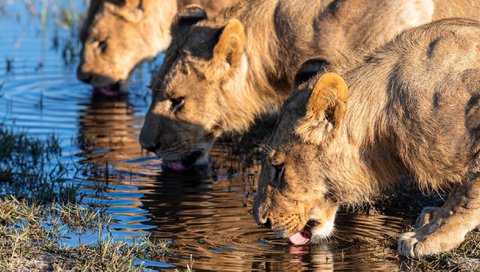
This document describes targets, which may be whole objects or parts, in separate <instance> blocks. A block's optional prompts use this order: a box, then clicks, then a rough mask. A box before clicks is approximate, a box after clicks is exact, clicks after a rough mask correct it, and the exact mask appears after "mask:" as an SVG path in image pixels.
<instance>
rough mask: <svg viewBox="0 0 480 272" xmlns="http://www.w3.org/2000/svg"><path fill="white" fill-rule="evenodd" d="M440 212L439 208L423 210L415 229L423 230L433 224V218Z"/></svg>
mask: <svg viewBox="0 0 480 272" xmlns="http://www.w3.org/2000/svg"><path fill="white" fill-rule="evenodd" d="M439 210H440V208H439V207H425V208H423V210H422V213H421V214H420V215H419V216H418V218H417V221H416V222H415V227H416V228H421V227H423V226H425V225H427V224H429V223H430V222H432V220H433V218H434V217H435V216H436V214H437V213H438V211H439Z"/></svg>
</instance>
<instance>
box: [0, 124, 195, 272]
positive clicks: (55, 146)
mask: <svg viewBox="0 0 480 272" xmlns="http://www.w3.org/2000/svg"><path fill="white" fill-rule="evenodd" d="M60 156H61V148H60V145H59V142H58V139H56V138H55V137H53V136H52V137H48V138H47V139H45V140H39V139H35V138H32V137H28V136H27V135H26V134H25V133H17V132H12V131H10V130H7V129H5V128H3V127H1V126H0V188H1V190H2V194H1V195H0V271H15V270H21V271H143V270H144V268H145V267H144V264H143V263H142V261H141V260H155V261H163V262H164V261H165V260H166V258H167V257H168V256H169V255H170V254H171V253H172V250H171V249H170V248H169V246H170V244H171V243H169V242H166V241H161V240H156V239H154V238H152V237H146V236H144V237H139V238H138V239H136V240H135V241H132V242H131V243H127V242H124V241H116V240H115V239H114V238H113V237H112V236H111V235H110V225H111V223H112V222H113V220H112V218H111V217H110V214H109V213H108V212H106V211H105V210H104V209H100V208H98V207H92V206H89V205H85V204H84V203H82V195H81V194H80V193H79V189H80V188H79V186H78V185H73V184H71V183H69V181H68V180H67V179H66V178H65V176H66V173H67V172H68V171H69V169H67V167H66V166H65V165H62V164H61V163H60V162H59V160H58V158H59V157H60ZM76 170H77V171H81V169H76ZM100 189H101V188H100ZM71 234H76V235H77V236H81V235H84V234H89V235H92V234H95V235H96V236H97V237H98V239H97V241H96V243H95V244H93V245H80V246H78V247H74V248H73V247H69V246H66V245H65V244H64V243H63V241H65V238H66V237H68V236H69V235H71ZM191 263H192V264H193V261H192V262H191ZM187 271H191V267H187Z"/></svg>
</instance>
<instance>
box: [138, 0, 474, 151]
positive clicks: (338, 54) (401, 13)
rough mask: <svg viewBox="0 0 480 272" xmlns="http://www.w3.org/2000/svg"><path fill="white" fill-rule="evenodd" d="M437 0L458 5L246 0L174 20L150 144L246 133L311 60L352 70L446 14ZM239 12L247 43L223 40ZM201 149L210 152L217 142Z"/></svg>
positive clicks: (196, 142)
mask: <svg viewBox="0 0 480 272" xmlns="http://www.w3.org/2000/svg"><path fill="white" fill-rule="evenodd" d="M456 1H465V0H456ZM437 2H438V4H442V5H445V4H446V2H448V3H452V1H440V0H438V1H432V0H415V1H411V0H403V1H385V0H346V1H345V0H293V1H280V0H264V1H255V0H247V1H240V2H239V3H238V4H237V5H235V6H233V7H232V8H230V9H228V10H225V11H224V12H223V13H222V14H220V15H219V16H217V17H215V18H213V19H210V20H204V21H200V22H198V23H194V24H191V25H186V24H182V25H181V27H175V26H174V29H179V30H178V31H174V32H173V36H174V39H173V45H172V47H171V48H170V50H168V51H167V53H166V56H165V62H164V64H163V66H162V68H161V69H160V71H159V72H158V73H157V74H156V77H155V80H154V81H153V84H152V86H153V88H154V93H153V99H152V105H151V107H150V110H149V111H148V113H147V116H146V119H145V123H144V126H143V129H142V133H141V136H140V141H141V144H142V146H143V147H144V148H146V149H149V150H151V151H154V152H156V153H157V154H158V155H159V156H162V154H164V153H165V152H164V151H165V149H166V148H167V147H171V148H174V149H175V150H176V152H177V153H178V155H177V157H181V156H183V155H181V154H185V153H188V152H189V150H192V149H193V147H194V146H196V147H198V146H204V147H209V146H211V145H212V143H213V141H214V140H215V138H216V137H217V136H219V135H221V134H222V133H225V132H235V131H237V132H243V131H245V130H247V129H248V128H249V126H250V125H251V123H252V122H253V121H254V120H255V118H256V117H259V116H261V115H262V114H268V113H271V112H273V111H275V110H277V109H278V108H279V107H280V106H281V105H282V103H283V102H284V101H285V99H287V97H288V96H289V95H290V83H291V82H292V80H293V79H294V76H295V72H296V71H297V69H298V68H299V67H300V65H301V64H302V63H303V62H304V61H305V60H307V59H310V58H312V57H320V58H323V59H325V60H326V61H328V63H330V64H331V66H333V67H335V68H336V69H337V70H338V71H344V70H348V69H349V68H350V67H353V66H354V65H355V64H356V63H358V61H359V58H358V57H357V55H358V54H360V53H361V54H363V53H365V52H369V51H371V50H372V49H373V48H376V47H377V46H378V45H380V44H384V43H385V42H387V41H389V40H390V39H392V38H393V37H394V36H395V35H397V34H398V33H400V32H401V31H402V30H404V29H407V28H410V27H413V26H417V25H420V24H423V23H427V22H430V21H431V19H432V16H434V17H436V18H437V17H443V15H442V14H439V13H436V12H435V6H434V4H435V3H437ZM454 2H455V1H454ZM443 3H445V4H443ZM470 4H471V6H467V5H466V6H464V7H462V9H460V10H458V12H459V14H463V10H466V9H473V10H474V9H475V7H476V6H479V5H480V2H479V4H476V2H475V3H473V2H472V3H470ZM445 10H448V11H449V12H450V13H449V14H454V12H456V11H453V12H452V11H451V10H449V9H448V8H442V9H441V10H439V12H440V11H441V12H445ZM233 18H234V20H238V22H240V23H241V25H242V26H243V27H242V28H240V26H237V27H235V31H234V32H235V33H236V34H235V35H234V37H236V38H238V43H237V42H235V43H234V44H232V43H230V42H231V41H229V40H228V39H227V40H225V39H223V36H225V35H226V33H229V32H230V30H229V27H226V26H229V25H230V23H231V20H232V19H233ZM242 31H243V32H244V33H241V32H242ZM243 36H244V37H245V38H243ZM219 37H220V39H219ZM236 38H235V39H234V40H235V41H236ZM243 39H244V42H243ZM242 45H243V46H242ZM232 46H233V47H234V51H233V52H232V53H235V54H232V55H230V58H228V59H224V58H217V57H215V55H216V53H215V51H216V50H219V49H220V48H221V49H222V51H223V50H224V48H231V47H232ZM231 49H233V48H231ZM218 59H220V60H221V61H218ZM187 71H190V73H187ZM178 96H181V97H183V98H184V102H185V104H184V107H183V109H182V110H181V111H178V112H176V113H173V112H172V111H171V108H172V107H171V105H172V103H171V102H172V101H170V100H171V99H170V98H171V97H178ZM202 152H203V153H205V154H207V153H208V152H209V149H204V150H203V151H202Z"/></svg>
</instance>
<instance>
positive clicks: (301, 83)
mask: <svg viewBox="0 0 480 272" xmlns="http://www.w3.org/2000/svg"><path fill="white" fill-rule="evenodd" d="M333 71H334V68H333V66H332V65H331V63H330V62H329V61H327V60H325V59H321V58H315V59H309V60H307V61H306V62H304V63H303V64H302V66H301V67H300V69H299V70H298V71H297V74H296V75H295V79H294V80H293V91H294V92H295V91H297V90H298V89H300V88H302V89H303V88H305V87H306V86H305V83H307V82H308V81H310V80H311V79H313V78H315V77H317V78H318V76H319V75H321V74H324V73H326V72H333Z"/></svg>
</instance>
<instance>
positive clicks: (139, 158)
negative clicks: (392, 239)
mask: <svg viewBox="0 0 480 272" xmlns="http://www.w3.org/2000/svg"><path fill="white" fill-rule="evenodd" d="M131 107H132V105H130V104H129V101H128V99H127V98H123V99H116V100H96V99H93V100H92V102H91V104H90V105H89V107H88V108H86V109H85V110H83V111H81V116H80V119H79V126H80V133H79V134H80V135H81V136H82V137H83V140H81V141H79V142H80V143H82V145H81V147H82V149H83V150H84V152H83V154H82V156H83V157H85V160H84V162H88V163H93V164H95V165H97V166H99V167H104V166H105V165H106V164H107V163H108V165H109V170H110V171H111V172H110V176H109V179H108V185H107V186H109V189H108V190H107V193H106V194H105V195H104V196H103V197H104V199H108V203H109V204H110V205H111V208H110V210H111V211H113V212H114V213H115V216H114V218H116V219H118V220H119V222H118V224H117V226H116V230H117V231H118V232H117V235H121V236H123V237H135V236H136V235H138V234H139V233H152V235H153V237H155V238H160V239H167V240H171V241H174V243H173V247H172V248H173V254H172V255H171V256H169V257H168V258H167V259H166V260H165V261H166V262H168V263H172V264H175V265H180V266H183V267H185V266H186V264H188V263H189V260H188V257H189V256H190V255H192V256H193V257H194V259H195V269H198V270H217V271H218V270H221V271H239V270H247V271H248V270H271V271H275V270H279V269H282V270H301V269H308V270H314V271H332V270H333V269H336V270H337V269H341V270H356V271H371V270H378V271H384V270H385V269H392V270H393V269H396V267H397V262H396V260H395V258H394V257H393V256H394V255H393V251H392V250H391V249H388V248H386V247H385V246H384V245H383V242H382V241H383V239H384V237H385V235H391V236H396V235H398V231H399V230H400V228H401V224H402V220H401V219H400V218H396V217H388V216H367V215H359V214H339V216H338V219H337V225H338V226H339V227H338V229H337V231H336V236H335V237H334V238H332V239H331V240H329V241H326V242H325V243H324V244H322V245H309V246H290V245H288V244H287V243H286V242H285V241H284V240H282V239H277V238H275V236H274V234H273V232H271V231H270V230H267V229H265V228H261V227H259V226H257V225H256V224H255V222H254V220H253V218H252V215H251V213H252V202H253V197H254V194H253V193H254V191H255V188H256V179H257V174H258V173H259V163H258V162H257V161H255V160H254V161H253V163H251V164H246V163H243V160H241V159H239V156H237V155H232V150H237V149H238V148H236V146H235V144H236V143H235V142H232V141H223V142H220V143H218V144H216V145H215V147H214V150H213V152H212V159H211V160H212V167H211V168H212V170H211V173H210V175H208V176H206V175H202V174H201V173H190V174H178V173H176V172H172V171H164V172H162V171H161V170H160V168H159V160H156V159H154V158H151V157H146V155H147V154H145V153H142V151H141V150H140V148H139V146H138V141H137V140H136V137H137V135H138V127H139V118H138V117H135V110H133V109H132V108H131ZM244 151H245V150H244ZM245 152H246V153H248V152H247V151H245ZM87 180H90V181H95V182H97V183H99V182H104V180H105V176H101V175H100V176H96V175H92V176H90V177H89V178H87ZM91 197H92V198H93V197H94V196H93V194H92V195H91Z"/></svg>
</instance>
